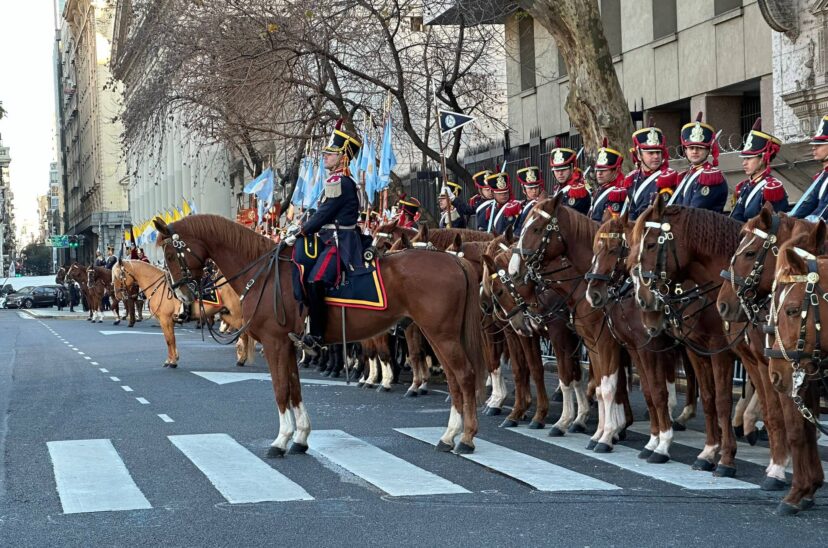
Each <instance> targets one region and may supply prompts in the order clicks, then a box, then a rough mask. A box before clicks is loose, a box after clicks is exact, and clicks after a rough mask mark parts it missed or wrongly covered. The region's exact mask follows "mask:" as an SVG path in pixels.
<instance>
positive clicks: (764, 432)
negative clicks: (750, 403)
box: [759, 428, 801, 506]
mask: <svg viewBox="0 0 828 548" xmlns="http://www.w3.org/2000/svg"><path fill="white" fill-rule="evenodd" d="M759 441H768V429H767V428H762V429H761V430H759ZM800 506H801V504H800Z"/></svg>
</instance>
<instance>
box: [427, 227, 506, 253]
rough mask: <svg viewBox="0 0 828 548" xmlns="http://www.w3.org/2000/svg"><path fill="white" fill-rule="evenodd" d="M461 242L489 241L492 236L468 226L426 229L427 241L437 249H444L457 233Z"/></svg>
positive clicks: (452, 241)
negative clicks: (461, 239)
mask: <svg viewBox="0 0 828 548" xmlns="http://www.w3.org/2000/svg"><path fill="white" fill-rule="evenodd" d="M458 234H459V235H460V237H461V238H463V242H489V241H491V240H492V239H493V238H494V237H493V236H492V235H491V234H489V233H488V232H483V231H481V230H471V229H468V228H433V229H431V230H429V231H428V241H429V242H431V244H432V245H433V246H434V247H436V248H438V249H446V248H448V247H449V246H450V245H451V244H453V243H454V238H455V236H457V235H458Z"/></svg>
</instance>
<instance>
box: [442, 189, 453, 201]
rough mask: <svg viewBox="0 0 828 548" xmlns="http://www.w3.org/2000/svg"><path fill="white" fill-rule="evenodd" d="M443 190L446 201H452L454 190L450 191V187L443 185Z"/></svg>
mask: <svg viewBox="0 0 828 548" xmlns="http://www.w3.org/2000/svg"><path fill="white" fill-rule="evenodd" d="M443 192H445V193H446V197H448V201H449V202H453V201H454V192H452V191H451V187H448V186H444V187H443Z"/></svg>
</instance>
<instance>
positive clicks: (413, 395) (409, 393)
mask: <svg viewBox="0 0 828 548" xmlns="http://www.w3.org/2000/svg"><path fill="white" fill-rule="evenodd" d="M403 397H404V398H416V397H417V391H416V390H406V391H405V395H404V396H403Z"/></svg>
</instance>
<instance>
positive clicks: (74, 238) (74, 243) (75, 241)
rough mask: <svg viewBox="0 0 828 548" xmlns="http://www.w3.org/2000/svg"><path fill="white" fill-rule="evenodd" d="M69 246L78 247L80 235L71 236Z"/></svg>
mask: <svg viewBox="0 0 828 548" xmlns="http://www.w3.org/2000/svg"><path fill="white" fill-rule="evenodd" d="M69 247H78V237H77V236H69Z"/></svg>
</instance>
